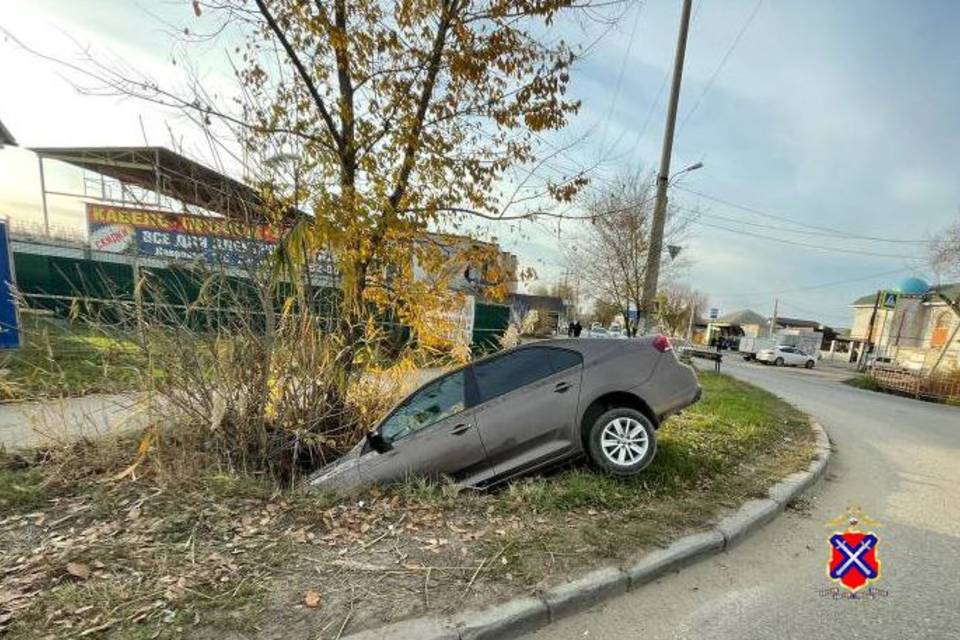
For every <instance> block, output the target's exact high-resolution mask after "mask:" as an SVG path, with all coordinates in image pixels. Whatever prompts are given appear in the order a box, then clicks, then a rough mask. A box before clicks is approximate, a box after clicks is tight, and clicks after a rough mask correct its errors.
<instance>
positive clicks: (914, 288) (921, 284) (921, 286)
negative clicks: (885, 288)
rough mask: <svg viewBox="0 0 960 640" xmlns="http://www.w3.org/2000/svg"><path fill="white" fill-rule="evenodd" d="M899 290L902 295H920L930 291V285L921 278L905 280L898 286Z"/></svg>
mask: <svg viewBox="0 0 960 640" xmlns="http://www.w3.org/2000/svg"><path fill="white" fill-rule="evenodd" d="M897 289H899V291H900V293H904V294H907V295H919V294H921V293H926V292H927V291H929V290H930V285H928V284H927V283H926V282H925V281H924V280H921V279H920V278H904V279H903V280H901V281H900V284H899V285H897Z"/></svg>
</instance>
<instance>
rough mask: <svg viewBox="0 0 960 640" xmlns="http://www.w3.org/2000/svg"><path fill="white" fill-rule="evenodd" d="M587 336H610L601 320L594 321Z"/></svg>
mask: <svg viewBox="0 0 960 640" xmlns="http://www.w3.org/2000/svg"><path fill="white" fill-rule="evenodd" d="M587 336H588V337H590V338H608V337H609V336H608V335H607V330H606V328H605V327H604V326H603V325H602V324H600V323H599V322H594V323H593V325H592V326H591V327H590V331H588V332H587Z"/></svg>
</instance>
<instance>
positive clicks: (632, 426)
mask: <svg viewBox="0 0 960 640" xmlns="http://www.w3.org/2000/svg"><path fill="white" fill-rule="evenodd" d="M649 447H650V440H649V439H648V438H647V431H646V429H644V428H643V425H642V424H640V422H638V421H637V420H634V419H633V418H628V417H622V418H614V419H613V420H611V421H610V422H608V423H607V425H606V426H605V427H604V428H603V433H601V434H600V448H601V449H602V450H603V455H604V456H606V458H607V460H609V461H610V462H612V463H613V464H616V465H619V466H622V467H629V466H631V465H634V464H636V463H637V462H639V461H640V460H642V459H643V457H644V456H645V455H647V449H648V448H649Z"/></svg>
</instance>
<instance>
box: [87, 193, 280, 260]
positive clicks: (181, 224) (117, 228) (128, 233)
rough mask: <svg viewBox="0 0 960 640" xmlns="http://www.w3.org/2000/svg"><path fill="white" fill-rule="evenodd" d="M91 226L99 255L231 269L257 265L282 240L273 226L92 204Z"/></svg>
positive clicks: (91, 236) (92, 236)
mask: <svg viewBox="0 0 960 640" xmlns="http://www.w3.org/2000/svg"><path fill="white" fill-rule="evenodd" d="M87 228H88V231H89V237H90V247H91V248H92V249H94V250H95V251H106V252H109V253H126V254H132V255H139V256H144V257H152V258H160V259H167V260H187V261H194V260H201V261H204V262H206V263H208V264H216V265H222V266H230V267H243V266H248V265H255V264H257V262H259V260H260V259H261V258H262V257H263V256H264V255H266V254H267V253H269V252H270V251H271V250H272V249H273V247H274V246H275V245H276V242H277V237H276V235H275V234H274V233H273V231H272V230H271V229H270V228H269V227H267V226H254V225H248V224H244V223H242V222H236V221H232V220H226V219H223V218H210V217H205V216H195V215H189V214H176V213H170V212H166V211H154V210H149V209H129V208H125V207H115V206H109V205H101V204H91V203H88V204H87Z"/></svg>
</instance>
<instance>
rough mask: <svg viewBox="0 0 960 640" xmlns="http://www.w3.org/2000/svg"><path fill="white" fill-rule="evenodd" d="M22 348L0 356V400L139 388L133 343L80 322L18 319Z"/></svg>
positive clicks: (140, 361) (140, 367)
mask: <svg viewBox="0 0 960 640" xmlns="http://www.w3.org/2000/svg"><path fill="white" fill-rule="evenodd" d="M22 324H23V326H22V334H21V335H22V338H23V345H22V346H21V347H20V348H19V349H16V350H13V351H9V352H6V353H4V354H3V355H2V356H0V401H2V400H7V401H9V400H25V399H32V398H43V397H51V396H56V397H60V396H79V395H84V394H88V393H97V392H107V393H109V392H119V391H127V390H130V389H135V388H138V387H139V386H140V385H141V383H142V380H143V374H144V372H145V371H146V370H147V367H146V362H145V360H144V357H143V355H142V353H141V352H140V350H138V349H137V347H136V344H135V343H134V342H132V341H130V340H125V339H123V338H122V337H108V336H105V335H103V334H102V333H99V332H97V331H96V330H95V329H93V328H91V327H89V326H86V325H84V324H83V323H74V324H73V325H69V324H67V323H66V321H63V320H59V319H56V318H53V317H52V316H46V315H42V314H35V313H24V314H23V323H22Z"/></svg>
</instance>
